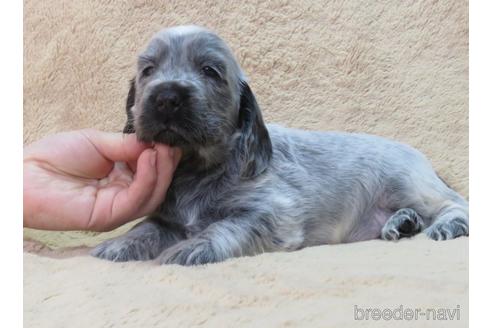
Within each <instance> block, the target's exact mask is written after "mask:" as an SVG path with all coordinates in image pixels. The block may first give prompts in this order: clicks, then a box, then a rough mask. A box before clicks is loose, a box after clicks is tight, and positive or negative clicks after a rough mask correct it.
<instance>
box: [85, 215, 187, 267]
mask: <svg viewBox="0 0 492 328" xmlns="http://www.w3.org/2000/svg"><path fill="white" fill-rule="evenodd" d="M184 238H185V235H184V232H182V231H181V230H180V229H178V228H177V227H174V226H171V225H169V224H167V223H163V222H161V221H160V217H159V216H153V217H148V218H146V219H145V220H144V221H142V222H140V223H139V224H137V225H136V226H135V227H133V228H132V229H131V230H130V231H128V232H127V233H126V234H124V235H122V236H119V237H116V238H114V239H110V240H106V241H105V242H103V243H101V244H99V245H98V246H96V247H95V248H94V249H93V250H92V251H91V255H92V256H95V257H99V258H102V259H105V260H110V261H114V262H126V261H145V260H152V259H154V258H156V257H157V256H158V255H159V254H160V253H161V252H162V251H163V250H164V249H165V248H166V247H170V246H171V245H173V244H175V243H177V242H178V241H180V240H182V239H184Z"/></svg>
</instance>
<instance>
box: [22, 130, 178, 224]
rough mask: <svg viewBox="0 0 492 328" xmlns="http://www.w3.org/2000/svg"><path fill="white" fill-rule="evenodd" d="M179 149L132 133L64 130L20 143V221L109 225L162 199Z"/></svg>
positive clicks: (130, 217) (128, 218)
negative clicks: (141, 140) (139, 138)
mask: <svg viewBox="0 0 492 328" xmlns="http://www.w3.org/2000/svg"><path fill="white" fill-rule="evenodd" d="M180 157H181V152H180V150H179V149H175V148H170V147H168V146H166V145H162V144H156V145H155V146H154V147H153V148H151V146H150V145H145V144H142V143H139V142H138V141H137V139H136V137H135V135H134V134H121V133H106V132H101V131H97V130H79V131H71V132H64V133H59V134H55V135H51V136H48V137H45V138H43V139H41V140H39V141H37V142H35V143H33V144H31V145H28V146H26V147H25V148H24V226H25V227H29V228H35V229H47V230H93V231H108V230H111V229H114V228H116V227H118V226H120V225H122V224H124V223H127V222H129V221H131V220H134V219H137V218H139V217H142V216H145V215H148V214H150V213H152V212H153V211H154V210H155V209H156V208H157V206H159V204H160V203H161V202H162V201H163V200H164V198H165V195H166V191H167V189H168V187H169V185H170V184H171V181H172V175H173V173H174V170H175V169H176V166H177V164H178V162H179V160H180Z"/></svg>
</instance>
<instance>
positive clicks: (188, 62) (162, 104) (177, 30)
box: [125, 26, 272, 176]
mask: <svg viewBox="0 0 492 328" xmlns="http://www.w3.org/2000/svg"><path fill="white" fill-rule="evenodd" d="M127 115H128V121H127V124H126V126H125V132H127V133H129V132H136V134H137V137H138V138H139V140H141V141H145V142H152V141H153V142H159V143H165V144H169V145H171V146H177V147H181V148H183V149H185V150H186V151H187V152H188V153H194V154H195V155H197V156H200V154H201V156H208V157H211V156H212V157H214V156H215V157H217V158H216V161H219V160H220V158H222V159H223V158H224V157H225V155H226V154H223V152H224V150H225V149H227V150H230V152H231V154H230V155H234V156H236V157H238V159H240V160H241V161H242V162H244V163H243V165H241V168H240V171H241V174H242V175H244V176H255V175H257V174H259V173H261V172H262V171H263V170H264V169H265V168H266V165H267V164H268V161H269V160H270V157H271V152H272V147H271V142H270V139H269V136H268V132H267V130H266V127H265V125H264V123H263V120H262V117H261V113H260V110H259V108H258V105H257V103H256V100H255V98H254V95H253V93H252V92H251V90H250V88H249V86H248V85H247V83H246V82H245V79H244V76H243V73H242V71H241V69H240V67H239V65H238V64H237V62H236V60H235V59H234V56H233V55H232V52H231V51H230V49H229V47H228V46H227V45H226V44H225V42H224V41H223V40H222V39H220V38H219V37H218V36H217V35H215V34H214V33H212V32H210V31H208V30H206V29H203V28H200V27H196V26H179V27H174V28H169V29H165V30H162V31H161V32H159V33H157V34H156V35H155V36H154V37H153V38H152V39H151V41H150V42H149V44H148V46H147V48H146V49H145V51H144V52H143V53H142V54H140V56H139V57H138V64H137V74H136V77H135V78H134V79H133V80H132V82H131V87H130V91H129V93H128V99H127ZM217 149H221V152H222V154H219V153H217V151H216V150H217ZM212 150H215V152H214V151H212ZM206 154H208V155H206ZM211 154H212V155H211ZM207 161H208V162H210V161H211V159H210V158H208V159H207ZM212 161H213V159H212Z"/></svg>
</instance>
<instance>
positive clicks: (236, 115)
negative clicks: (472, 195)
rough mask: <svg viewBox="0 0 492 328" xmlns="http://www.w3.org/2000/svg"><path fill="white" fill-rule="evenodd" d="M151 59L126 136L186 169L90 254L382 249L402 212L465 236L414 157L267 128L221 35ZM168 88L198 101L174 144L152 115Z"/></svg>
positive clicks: (193, 33)
mask: <svg viewBox="0 0 492 328" xmlns="http://www.w3.org/2000/svg"><path fill="white" fill-rule="evenodd" d="M163 49H165V51H164V50H163ZM210 54H213V56H214V58H216V60H218V61H220V63H221V65H222V66H221V67H222V71H221V72H220V73H221V79H220V80H211V79H210V78H207V77H204V76H203V74H202V72H201V71H200V66H197V64H196V63H197V62H198V63H201V62H204V61H205V62H206V61H207V60H208V59H207V58H208V57H207V56H210ZM144 55H145V57H146V58H149V57H150V58H152V61H153V63H154V64H155V65H156V72H155V73H153V74H152V76H150V77H148V78H144V77H142V76H141V73H140V71H141V69H142V67H141V66H139V73H138V74H137V77H136V79H135V80H134V83H133V85H132V88H131V90H130V93H129V101H128V102H129V103H128V108H127V113H128V123H127V126H126V127H125V131H126V132H133V131H136V133H137V136H138V137H139V138H140V139H141V140H144V141H156V142H164V143H170V144H172V145H174V146H178V147H180V148H182V149H183V154H184V155H183V159H182V161H181V163H180V165H179V167H178V169H177V171H176V173H175V176H174V180H173V183H172V185H171V187H170V189H169V190H168V195H167V198H166V200H165V201H164V202H163V204H162V205H161V207H160V208H159V209H158V210H157V212H156V213H155V214H154V215H153V216H152V217H151V218H150V219H146V220H145V221H143V222H142V223H140V224H139V225H138V226H137V227H135V228H134V229H133V230H131V231H130V232H128V233H127V234H126V235H124V236H121V237H118V238H116V239H113V240H110V241H106V242H104V243H103V244H101V245H99V246H98V247H96V248H95V249H94V250H93V255H95V256H98V257H101V258H105V259H109V260H113V261H129V260H148V259H157V261H158V262H159V263H176V264H181V265H194V264H203V263H212V262H218V261H223V260H225V259H228V258H231V257H238V256H247V255H255V254H259V253H262V252H272V251H292V250H297V249H300V248H303V247H307V246H313V245H321V244H336V243H347V242H355V241H361V240H368V239H376V238H381V236H382V229H383V227H384V226H385V224H386V223H387V221H388V219H389V218H392V219H391V220H390V222H389V223H388V225H390V224H391V227H390V228H391V229H396V230H397V231H398V228H399V225H401V224H402V222H403V221H404V220H403V219H402V217H400V218H398V216H399V215H403V214H404V213H407V212H406V211H400V212H398V211H399V210H401V209H410V211H414V212H415V213H416V215H417V216H418V218H419V219H420V221H418V224H419V226H418V229H414V230H413V231H412V233H410V234H409V235H412V234H414V233H417V232H419V231H420V230H422V229H423V228H425V230H424V232H425V233H426V234H427V235H428V236H429V237H431V238H433V239H436V240H443V239H451V238H455V237H458V236H461V235H467V234H468V203H467V202H466V200H464V199H463V198H462V197H461V196H460V195H459V194H458V193H456V192H455V191H453V190H452V189H450V188H449V187H448V186H447V185H446V184H445V183H444V182H443V181H442V180H441V179H440V178H439V177H438V176H437V174H436V173H435V172H434V170H433V169H432V167H431V165H430V163H429V162H428V160H427V159H426V158H425V157H424V156H423V155H422V154H421V153H420V152H418V151H417V150H415V149H413V148H411V147H409V146H407V145H404V144H401V143H398V142H395V141H390V140H387V139H384V138H381V137H377V136H371V135H365V134H350V133H341V132H340V133H339V132H308V131H302V130H296V129H289V128H285V127H281V126H278V125H268V126H266V125H265V124H264V123H263V119H262V117H261V112H260V109H259V107H258V105H257V103H256V100H255V98H254V95H253V93H252V92H251V90H250V88H249V86H248V85H247V83H246V82H245V78H244V74H243V73H242V71H241V69H240V68H239V66H238V65H237V63H236V61H235V60H234V56H233V55H232V53H231V52H230V50H229V48H228V47H227V46H226V45H225V43H224V42H223V41H222V40H221V39H220V38H218V37H217V36H216V35H215V34H213V33H211V32H209V31H207V30H205V29H202V28H198V27H193V26H191V27H190V26H186V27H176V28H171V29H167V30H164V31H161V32H160V33H158V34H157V35H156V36H155V37H154V38H153V39H152V41H151V43H150V45H149V47H148V48H147V50H146V51H145V52H144ZM204 58H205V59H204ZM217 58H218V59H217ZM139 65H140V64H139ZM169 81H181V82H180V83H182V85H184V86H185V87H186V88H187V90H188V91H189V92H188V93H189V97H190V98H191V99H192V100H193V101H191V102H190V104H189V105H187V106H185V108H182V110H183V113H186V119H184V120H182V121H180V120H179V119H178V117H176V120H175V121H173V123H172V124H174V126H173V129H174V130H173V131H174V132H173V133H175V134H173V133H168V134H159V132H160V131H162V129H165V128H166V126H165V125H164V123H162V122H161V121H159V119H156V118H155V117H153V116H151V115H153V111H154V108H152V103H149V99H151V97H152V92H154V91H153V90H155V88H156V87H158V86H159V85H160V84H161V83H167V82H169ZM183 137H185V138H183ZM395 213H397V214H398V215H397V214H395ZM402 213H403V214H402ZM408 213H411V212H408ZM408 213H407V214H408ZM386 228H387V229H389V228H388V226H387V227H386ZM402 229H403V228H402ZM383 232H384V231H383ZM383 237H384V236H383ZM400 237H402V236H401V235H397V236H394V237H391V238H390V237H388V238H386V239H398V238H400Z"/></svg>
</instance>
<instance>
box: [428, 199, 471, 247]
mask: <svg viewBox="0 0 492 328" xmlns="http://www.w3.org/2000/svg"><path fill="white" fill-rule="evenodd" d="M458 197H459V199H458V201H453V200H447V201H445V202H443V204H442V207H441V209H440V211H439V212H438V214H437V215H436V217H435V219H434V220H433V222H432V224H431V225H430V226H429V227H428V228H427V229H425V230H424V232H425V234H426V235H427V236H429V238H431V239H434V240H447V239H454V238H457V237H460V236H468V204H467V203H466V201H465V200H463V199H461V197H460V196H458Z"/></svg>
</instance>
